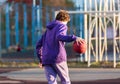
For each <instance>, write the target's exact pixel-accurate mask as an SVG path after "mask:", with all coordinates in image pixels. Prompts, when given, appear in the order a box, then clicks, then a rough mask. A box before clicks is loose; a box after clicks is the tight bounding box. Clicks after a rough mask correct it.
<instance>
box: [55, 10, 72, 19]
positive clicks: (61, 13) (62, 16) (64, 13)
mask: <svg viewBox="0 0 120 84" xmlns="http://www.w3.org/2000/svg"><path fill="white" fill-rule="evenodd" d="M56 20H59V21H70V16H69V13H68V12H67V11H65V10H60V11H59V13H58V14H57V16H56Z"/></svg>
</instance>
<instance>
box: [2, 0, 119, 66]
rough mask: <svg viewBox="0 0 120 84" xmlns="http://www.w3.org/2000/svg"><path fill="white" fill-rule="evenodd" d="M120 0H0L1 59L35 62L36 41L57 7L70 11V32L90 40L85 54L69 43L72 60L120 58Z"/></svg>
mask: <svg viewBox="0 0 120 84" xmlns="http://www.w3.org/2000/svg"><path fill="white" fill-rule="evenodd" d="M119 4H120V1H119V0H0V61H1V62H35V61H37V57H36V53H35V45H36V42H37V40H38V39H39V38H41V35H42V33H44V31H45V29H46V25H47V24H48V23H49V22H50V21H52V20H54V19H55V14H56V11H58V10H60V9H64V10H67V11H69V13H70V17H71V21H70V22H69V23H68V27H69V29H68V34H75V35H77V36H80V37H82V38H84V39H85V40H86V42H87V47H88V48H87V51H86V53H85V54H82V55H81V54H79V53H75V52H74V51H73V49H72V43H67V44H66V51H67V55H68V61H75V62H85V63H87V64H88V67H89V66H90V65H91V62H102V61H105V62H108V61H110V62H112V64H111V66H113V64H114V67H116V65H117V63H116V62H119V60H120V22H119V17H120V14H119V10H120V5H119Z"/></svg>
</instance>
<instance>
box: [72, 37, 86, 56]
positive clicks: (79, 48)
mask: <svg viewBox="0 0 120 84" xmlns="http://www.w3.org/2000/svg"><path fill="white" fill-rule="evenodd" d="M73 50H74V51H75V52H77V53H80V54H83V53H85V52H86V50H87V44H86V42H85V40H84V39H83V40H82V41H81V43H78V44H77V42H74V43H73Z"/></svg>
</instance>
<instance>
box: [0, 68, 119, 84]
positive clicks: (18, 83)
mask: <svg viewBox="0 0 120 84" xmlns="http://www.w3.org/2000/svg"><path fill="white" fill-rule="evenodd" d="M17 70H21V68H0V74H1V73H6V72H10V71H17ZM0 84H47V82H44V81H43V82H42V81H31V80H29V81H28V80H16V79H9V78H7V77H5V76H0ZM72 84H120V78H117V79H107V80H97V81H75V82H73V81H72Z"/></svg>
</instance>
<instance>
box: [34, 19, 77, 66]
mask: <svg viewBox="0 0 120 84" xmlns="http://www.w3.org/2000/svg"><path fill="white" fill-rule="evenodd" d="M67 29H68V27H67V25H66V24H64V23H62V22H61V21H58V20H55V21H52V22H51V23H49V24H48V25H47V29H46V32H45V33H44V34H43V35H42V37H41V39H40V40H39V41H38V42H37V45H36V53H37V56H38V58H39V61H40V62H42V64H43V65H45V64H55V63H60V62H63V61H67V55H66V50H65V42H72V41H75V40H76V36H75V35H67Z"/></svg>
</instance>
